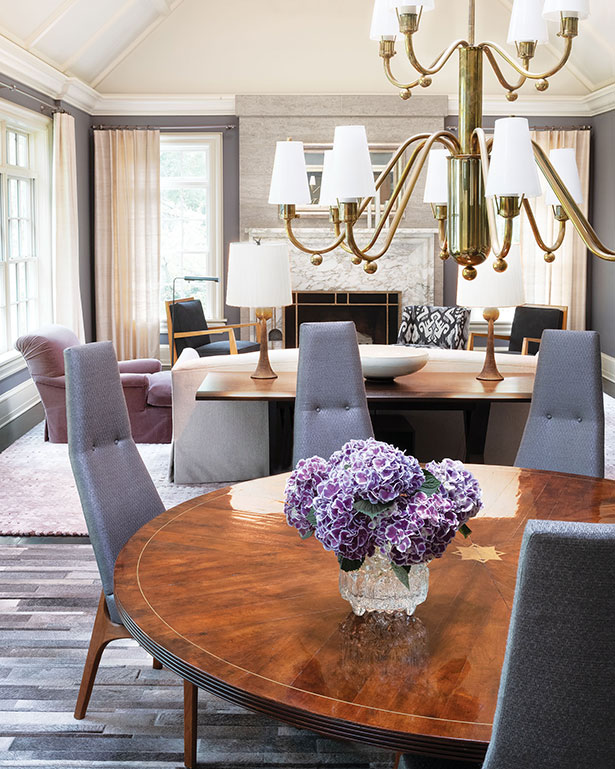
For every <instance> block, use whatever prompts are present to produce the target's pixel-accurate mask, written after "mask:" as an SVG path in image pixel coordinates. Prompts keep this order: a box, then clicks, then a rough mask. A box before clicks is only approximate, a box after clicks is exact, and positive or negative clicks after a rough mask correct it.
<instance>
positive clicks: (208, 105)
mask: <svg viewBox="0 0 615 769" xmlns="http://www.w3.org/2000/svg"><path fill="white" fill-rule="evenodd" d="M90 113H91V114H92V115H234V114H235V96H233V95H226V94H222V95H217V94H212V95H208V94H203V95H202V96H176V95H174V94H173V95H170V94H138V95H132V94H99V95H98V99H97V101H96V104H95V105H94V106H93V107H92V109H91V110H90Z"/></svg>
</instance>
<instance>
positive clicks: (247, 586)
mask: <svg viewBox="0 0 615 769" xmlns="http://www.w3.org/2000/svg"><path fill="white" fill-rule="evenodd" d="M472 470H473V472H475V474H476V475H477V477H478V479H479V481H480V483H481V486H482V488H483V495H484V500H485V507H484V510H483V511H481V513H480V515H479V516H477V517H476V518H473V519H472V520H471V521H470V526H471V528H472V534H471V535H470V537H469V538H468V539H467V540H464V539H463V537H462V536H461V535H459V534H458V535H457V539H456V541H455V542H454V543H452V544H451V546H450V547H449V549H448V551H447V552H446V553H445V555H444V556H443V557H442V558H441V559H438V560H435V561H433V562H432V563H431V564H430V567H429V571H430V585H429V594H428V596H427V600H426V601H425V603H423V604H421V606H419V607H418V609H417V611H416V614H415V616H414V617H393V618H389V619H386V618H383V617H381V616H379V615H374V616H369V615H366V616H364V617H356V616H354V615H353V614H352V613H351V612H350V607H349V605H348V604H347V603H346V602H345V601H344V600H342V598H341V597H340V595H339V590H338V584H337V583H338V567H337V561H336V559H335V556H334V555H333V554H332V553H329V552H325V551H324V550H323V549H322V546H321V545H320V543H319V542H318V541H316V540H315V539H314V538H313V537H312V538H311V539H309V540H305V541H304V540H301V539H300V537H299V536H298V535H297V532H296V531H295V530H294V529H292V528H290V527H289V526H288V525H287V524H286V521H285V519H284V515H283V494H284V484H285V481H286V477H287V476H285V475H278V476H272V477H270V478H263V479H259V480H256V481H248V482H246V483H241V484H237V485H235V486H232V487H230V488H227V489H222V490H219V491H216V492H212V493H211V494H208V495H205V496H202V497H197V498H196V499H193V500H190V501H188V502H185V503H183V504H182V505H179V506H178V507H175V508H173V509H171V510H168V511H167V512H165V513H163V514H162V515H160V516H158V517H157V518H155V519H154V520H153V521H151V522H150V523H148V524H147V525H146V526H144V527H143V528H142V529H141V530H140V531H138V532H137V533H136V534H135V535H134V536H133V537H132V539H130V541H129V542H128V543H127V545H126V546H125V547H124V549H123V550H122V552H121V554H120V557H119V558H118V561H117V565H116V570H115V595H116V598H117V601H118V605H119V608H120V612H121V615H122V618H123V620H124V623H125V625H126V627H127V628H128V629H129V631H130V633H131V634H132V635H133V636H134V637H135V638H136V639H137V640H138V641H139V643H140V644H141V645H142V646H143V647H145V648H146V649H147V650H148V651H149V652H151V653H152V654H153V655H154V656H155V657H156V658H157V659H159V660H160V661H161V662H162V663H163V664H165V665H166V666H167V667H169V668H170V669H171V670H173V671H175V672H176V673H178V674H179V675H180V676H182V677H183V678H185V679H187V680H189V681H191V682H193V683H194V684H196V685H198V686H199V687H201V688H203V689H206V690H207V691H209V692H212V693H214V694H217V695H219V696H220V697H222V698H224V699H227V700H230V701H231V702H235V703H238V704H240V705H243V706H245V707H246V708H250V709H252V710H255V711H260V712H263V713H267V714H269V715H271V716H273V717H275V718H278V719H280V720H281V721H285V722H287V723H290V724H293V725H295V726H298V727H304V728H307V729H311V730H313V731H316V732H319V733H321V734H324V735H328V736H333V737H338V738H342V739H349V740H354V741H360V742H366V743H370V744H372V745H378V746H381V747H385V748H388V749H391V750H402V751H408V752H415V753H422V754H426V755H432V756H441V757H448V758H457V759H466V760H480V759H481V758H482V756H483V755H484V752H485V750H486V747H487V744H488V741H489V737H490V734H491V725H492V721H493V714H494V710H495V704H496V697H497V690H498V684H499V678H500V670H501V666H502V661H503V657H504V650H505V646H506V635H507V630H508V622H509V617H510V610H511V606H512V599H513V594H514V588H515V578H516V570H517V560H518V556H519V547H520V544H521V538H522V535H523V529H524V526H525V523H526V521H527V520H528V519H529V518H547V519H557V520H578V521H588V522H595V523H607V522H608V523H613V522H615V482H613V481H605V480H595V479H591V478H585V477H581V476H574V475H564V474H558V473H546V472H538V471H532V470H519V469H515V468H508V467H493V466H486V465H482V466H481V465H476V466H473V467H472Z"/></svg>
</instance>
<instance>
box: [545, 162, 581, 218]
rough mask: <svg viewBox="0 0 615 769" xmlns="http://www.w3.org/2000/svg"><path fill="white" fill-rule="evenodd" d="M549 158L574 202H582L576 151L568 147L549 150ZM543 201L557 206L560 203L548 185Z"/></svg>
mask: <svg viewBox="0 0 615 769" xmlns="http://www.w3.org/2000/svg"><path fill="white" fill-rule="evenodd" d="M549 160H550V161H551V164H552V165H553V168H554V169H555V170H556V171H557V174H558V176H559V177H560V179H561V180H562V181H563V182H564V185H565V186H566V187H567V188H568V191H569V192H570V195H571V196H572V198H573V200H574V202H575V203H579V204H581V203H583V192H582V190H581V179H580V178H579V168H578V166H577V154H576V152H575V151H574V150H573V149H572V148H570V147H566V148H561V149H555V150H551V152H549ZM545 203H546V204H547V205H548V206H559V204H560V202H559V200H558V199H557V197H556V196H555V193H554V192H553V190H552V189H551V187H549V186H548V185H547V189H546V192H545Z"/></svg>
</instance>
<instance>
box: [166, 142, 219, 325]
mask: <svg viewBox="0 0 615 769" xmlns="http://www.w3.org/2000/svg"><path fill="white" fill-rule="evenodd" d="M160 196H161V259H160V293H161V303H160V304H161V306H160V317H161V325H162V326H163V327H164V326H165V324H166V312H165V304H164V303H165V301H166V300H169V299H171V297H172V293H173V278H176V277H182V276H184V275H197V276H198V275H200V276H211V277H219V278H220V283H210V282H207V283H199V282H192V283H185V282H182V281H178V282H177V283H176V296H177V297H185V296H195V297H197V298H199V299H200V300H201V301H202V303H203V308H204V310H205V315H206V317H207V318H208V319H211V320H221V319H222V317H223V315H224V301H223V298H224V292H223V283H222V280H223V274H222V273H223V257H222V248H223V238H222V134H217V133H207V134H188V135H187V134H163V135H162V136H161V139H160Z"/></svg>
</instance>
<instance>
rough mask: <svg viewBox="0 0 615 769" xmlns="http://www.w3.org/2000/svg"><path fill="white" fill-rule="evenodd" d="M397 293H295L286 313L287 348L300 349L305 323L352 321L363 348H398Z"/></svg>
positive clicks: (285, 343) (398, 296)
mask: <svg viewBox="0 0 615 769" xmlns="http://www.w3.org/2000/svg"><path fill="white" fill-rule="evenodd" d="M400 305H401V293H399V292H396V291H372V292H367V291H295V292H294V293H293V304H291V305H290V306H289V307H286V308H285V310H284V346H285V347H298V346H299V326H300V325H301V324H302V323H311V322H322V321H335V320H352V321H354V324H355V326H356V327H357V335H358V337H359V344H394V343H395V341H396V340H397V332H398V329H399V320H400Z"/></svg>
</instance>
